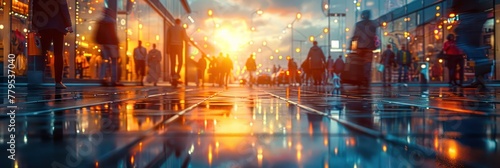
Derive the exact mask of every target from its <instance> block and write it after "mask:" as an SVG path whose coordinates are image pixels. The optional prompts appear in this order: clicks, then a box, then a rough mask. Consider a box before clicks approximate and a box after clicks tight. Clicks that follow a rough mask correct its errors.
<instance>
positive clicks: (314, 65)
mask: <svg viewBox="0 0 500 168" xmlns="http://www.w3.org/2000/svg"><path fill="white" fill-rule="evenodd" d="M307 59H308V60H309V68H310V70H311V72H312V75H313V79H314V85H320V84H321V77H322V75H323V72H324V70H325V63H326V60H325V54H323V51H322V50H321V48H319V47H318V42H317V41H313V46H312V47H311V49H309V53H308V54H307Z"/></svg>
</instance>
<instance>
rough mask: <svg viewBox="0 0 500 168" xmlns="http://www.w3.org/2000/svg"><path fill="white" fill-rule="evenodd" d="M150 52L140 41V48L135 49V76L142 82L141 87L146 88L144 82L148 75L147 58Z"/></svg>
mask: <svg viewBox="0 0 500 168" xmlns="http://www.w3.org/2000/svg"><path fill="white" fill-rule="evenodd" d="M147 55H148V52H147V50H146V48H144V47H143V46H142V41H140V40H139V41H138V46H137V47H136V48H135V49H134V63H135V74H136V75H137V80H139V82H141V84H140V85H141V86H144V83H143V80H144V75H145V74H146V72H145V71H146V58H147Z"/></svg>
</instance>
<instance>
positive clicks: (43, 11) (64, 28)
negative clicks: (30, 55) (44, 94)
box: [32, 0, 73, 89]
mask: <svg viewBox="0 0 500 168" xmlns="http://www.w3.org/2000/svg"><path fill="white" fill-rule="evenodd" d="M36 2H38V1H36ZM36 2H35V3H33V14H34V15H33V19H32V22H33V26H34V29H35V30H37V31H38V33H39V35H40V41H41V43H42V55H43V56H46V57H47V56H48V55H47V53H48V50H49V49H50V48H51V44H52V47H53V49H54V76H55V77H54V82H55V88H56V89H66V86H65V85H64V84H63V83H62V77H63V66H64V62H63V59H64V57H63V45H64V36H65V35H66V34H67V33H73V27H72V26H71V25H72V24H71V17H70V15H69V8H68V3H67V1H66V0H58V1H53V2H54V4H53V5H57V6H54V8H57V9H58V10H51V8H48V7H47V4H46V3H36Z"/></svg>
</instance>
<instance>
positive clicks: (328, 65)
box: [326, 55, 335, 83]
mask: <svg viewBox="0 0 500 168" xmlns="http://www.w3.org/2000/svg"><path fill="white" fill-rule="evenodd" d="M334 64H335V61H334V60H333V59H332V56H331V55H329V56H328V60H327V61H326V70H327V72H328V73H327V74H328V75H327V83H328V81H330V79H331V80H332V81H333V75H334V70H335V69H334Z"/></svg>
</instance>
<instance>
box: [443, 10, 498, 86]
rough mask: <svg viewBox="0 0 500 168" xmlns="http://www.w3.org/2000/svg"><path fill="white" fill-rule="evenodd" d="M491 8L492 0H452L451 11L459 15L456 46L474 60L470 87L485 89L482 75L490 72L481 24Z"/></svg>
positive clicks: (489, 62) (490, 63)
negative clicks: (472, 79) (473, 80)
mask: <svg viewBox="0 0 500 168" xmlns="http://www.w3.org/2000/svg"><path fill="white" fill-rule="evenodd" d="M491 8H493V0H481V1H471V0H469V1H464V0H454V1H453V5H452V12H454V13H456V14H458V15H459V16H460V22H458V26H457V27H456V28H455V32H456V34H457V46H458V47H459V48H460V49H462V51H464V52H465V54H466V55H467V58H468V59H470V60H473V61H474V76H475V78H476V79H475V80H476V82H474V83H472V84H471V86H470V87H478V88H479V90H480V91H487V89H486V84H485V79H484V76H485V75H486V74H488V73H490V72H491V66H492V64H493V63H492V62H491V60H489V59H488V57H487V56H486V50H485V49H486V48H485V47H483V46H482V39H483V38H482V37H483V35H482V33H483V26H484V23H485V22H486V20H487V19H488V13H487V12H486V10H488V9H491Z"/></svg>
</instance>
